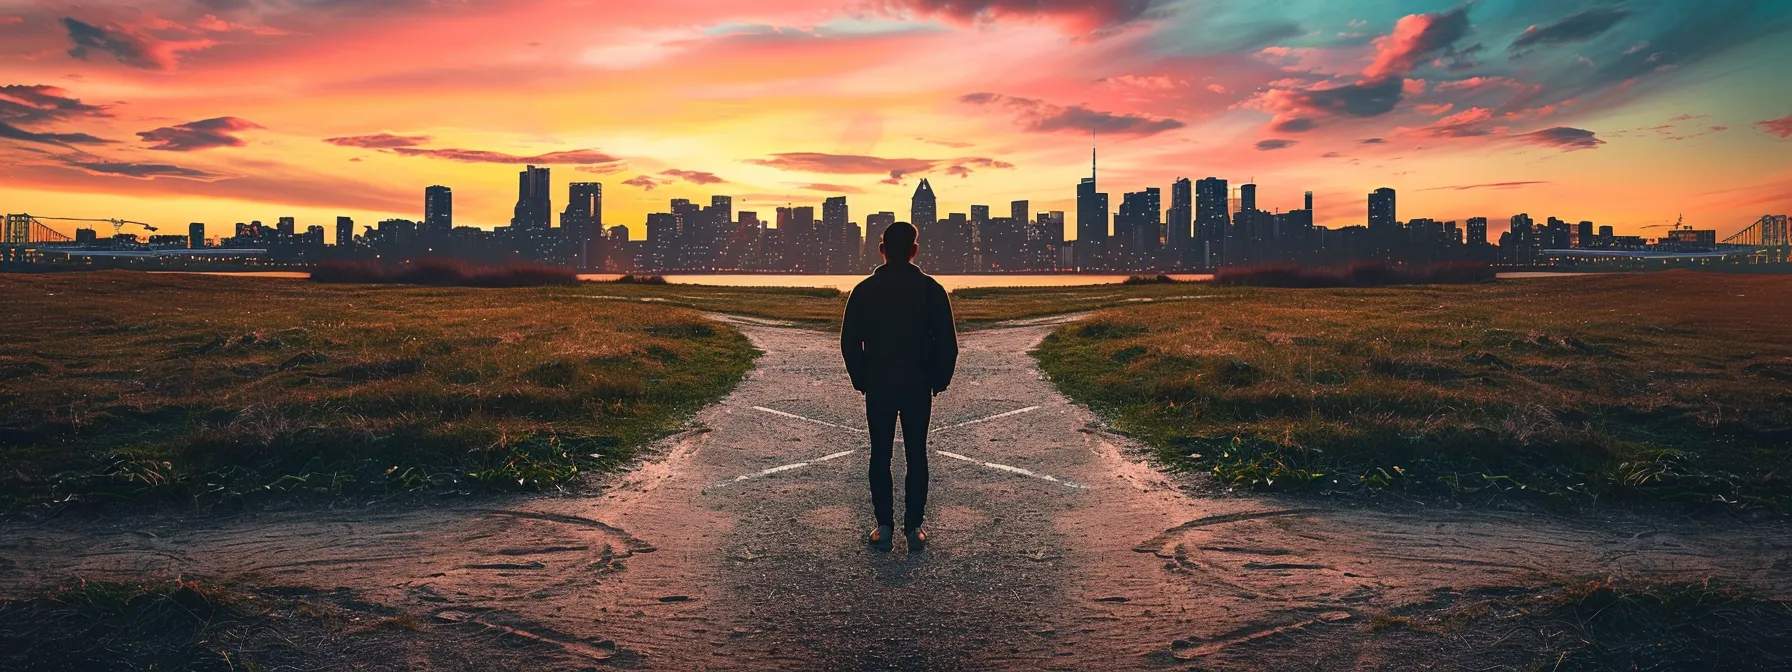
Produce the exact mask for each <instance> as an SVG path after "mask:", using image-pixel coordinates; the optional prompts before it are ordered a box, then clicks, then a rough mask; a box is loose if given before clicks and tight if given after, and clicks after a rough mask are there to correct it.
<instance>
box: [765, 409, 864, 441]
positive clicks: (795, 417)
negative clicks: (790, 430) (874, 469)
mask: <svg viewBox="0 0 1792 672" xmlns="http://www.w3.org/2000/svg"><path fill="white" fill-rule="evenodd" d="M753 410H755V411H764V412H766V413H770V414H772V415H778V416H783V417H786V418H791V419H793V420H802V421H804V422H813V423H815V424H817V425H827V426H829V427H833V428H836V429H844V430H846V431H849V432H858V433H860V434H864V433H865V430H863V429H859V428H857V427H847V426H846V425H836V424H834V423H831V422H828V421H826V420H816V419H815V418H809V417H804V416H801V415H797V414H795V413H785V412H784V411H780V410H778V409H775V408H766V407H764V406H754V407H753Z"/></svg>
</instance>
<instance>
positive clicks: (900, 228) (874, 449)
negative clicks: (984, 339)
mask: <svg viewBox="0 0 1792 672" xmlns="http://www.w3.org/2000/svg"><path fill="white" fill-rule="evenodd" d="M918 238H919V232H918V231H917V230H916V229H915V227H914V225H912V224H909V223H907V222H897V223H895V224H892V225H890V226H889V228H886V229H884V235H883V241H882V242H881V243H879V244H878V246H877V249H878V252H881V253H882V254H883V257H884V263H883V264H882V265H880V266H878V267H877V270H876V271H874V272H873V273H872V274H871V277H868V278H865V279H864V280H862V281H860V282H859V284H858V286H856V287H854V288H853V290H852V296H851V297H849V298H848V299H847V301H846V317H845V319H844V320H843V321H842V322H841V326H840V354H841V355H842V356H843V357H845V359H846V372H847V374H848V375H849V376H851V377H852V386H853V389H855V390H858V391H859V392H861V393H863V394H864V395H865V420H866V424H867V426H868V431H869V433H870V435H871V508H872V510H873V511H874V512H875V513H876V515H877V527H876V528H874V529H872V530H871V533H870V534H869V535H868V536H867V541H870V542H871V543H872V544H873V545H879V546H882V545H888V544H889V543H890V542H891V537H892V536H893V535H894V533H895V512H894V510H893V509H894V506H893V505H892V502H891V488H892V487H893V483H892V482H891V478H890V457H891V453H892V452H894V444H895V441H896V422H897V420H898V419H900V420H901V422H902V441H903V452H904V455H905V456H906V458H907V460H908V474H907V475H906V476H905V477H904V479H903V493H904V500H903V501H904V508H905V511H904V515H903V521H902V531H903V534H904V535H905V536H907V537H908V544H909V550H911V551H915V550H920V549H922V548H924V547H925V545H926V543H927V535H926V534H925V533H923V532H922V531H921V523H922V519H923V516H924V514H925V513H926V509H927V485H928V474H927V423H928V421H929V419H930V416H931V415H932V414H933V397H934V396H936V395H938V394H940V393H942V392H945V391H946V386H948V385H950V384H951V383H952V371H953V369H954V368H955V367H956V366H957V364H958V336H957V334H956V333H955V332H954V331H953V322H952V304H951V302H950V301H949V299H948V297H947V295H946V289H945V288H944V287H942V286H940V283H939V281H937V280H934V279H933V278H932V277H929V276H928V275H927V274H926V273H922V272H921V269H920V268H919V267H917V266H915V264H914V259H915V252H916V251H917V250H918V249H919V247H918V242H919V241H918Z"/></svg>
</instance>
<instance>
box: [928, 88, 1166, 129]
mask: <svg viewBox="0 0 1792 672" xmlns="http://www.w3.org/2000/svg"><path fill="white" fill-rule="evenodd" d="M958 100H959V102H962V103H968V104H971V105H983V106H989V105H1000V106H1002V107H1005V108H1007V109H1008V110H1010V111H1011V112H1013V113H1015V115H1016V116H1017V121H1018V122H1019V124H1020V128H1021V130H1023V131H1026V132H1028V133H1058V132H1063V131H1075V132H1078V133H1089V132H1095V133H1101V134H1104V135H1132V136H1147V135H1156V134H1158V133H1163V132H1165V131H1173V130H1176V129H1178V128H1182V127H1184V126H1186V125H1187V124H1184V123H1182V122H1181V121H1178V120H1175V119H1153V118H1151V117H1146V116H1142V115H1136V114H1114V113H1111V112H1101V111H1097V110H1091V109H1089V108H1087V107H1083V106H1082V105H1072V106H1069V107H1065V106H1060V105H1053V104H1051V103H1047V102H1045V101H1043V100H1039V99H1037V98H1017V97H1014V96H1004V95H1002V94H999V93H987V92H984V93H969V94H965V95H963V96H959V97H958Z"/></svg>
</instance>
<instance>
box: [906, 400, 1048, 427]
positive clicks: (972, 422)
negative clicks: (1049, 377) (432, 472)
mask: <svg viewBox="0 0 1792 672" xmlns="http://www.w3.org/2000/svg"><path fill="white" fill-rule="evenodd" d="M1037 410H1039V407H1038V406H1028V407H1026V408H1017V409H1014V410H1012V411H1008V412H1007V413H997V414H995V415H992V416H989V417H987V418H977V419H976V420H966V421H964V422H961V423H958V424H956V425H946V426H945V427H936V428H934V429H932V430H930V431H933V432H943V431H946V430H948V429H958V428H959V427H964V426H966V425H975V424H977V423H980V422H989V421H991V420H1000V419H1002V418H1006V417H1009V416H1014V415H1020V414H1022V413H1030V412H1033V411H1037Z"/></svg>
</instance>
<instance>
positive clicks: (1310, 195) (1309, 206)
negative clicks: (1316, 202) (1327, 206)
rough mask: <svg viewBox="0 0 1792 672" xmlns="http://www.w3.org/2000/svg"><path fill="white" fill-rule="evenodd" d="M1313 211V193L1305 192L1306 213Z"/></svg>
mask: <svg viewBox="0 0 1792 672" xmlns="http://www.w3.org/2000/svg"><path fill="white" fill-rule="evenodd" d="M1312 211H1313V192H1311V191H1309V192H1307V212H1312Z"/></svg>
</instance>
